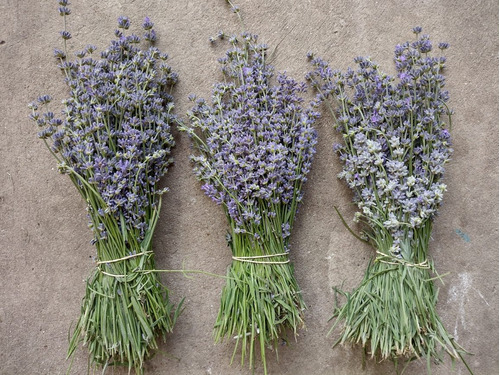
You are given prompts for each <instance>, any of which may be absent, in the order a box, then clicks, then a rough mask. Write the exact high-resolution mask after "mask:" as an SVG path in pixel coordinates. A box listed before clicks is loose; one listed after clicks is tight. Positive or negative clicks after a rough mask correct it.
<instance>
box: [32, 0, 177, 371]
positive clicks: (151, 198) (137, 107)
mask: <svg viewBox="0 0 500 375" xmlns="http://www.w3.org/2000/svg"><path fill="white" fill-rule="evenodd" d="M59 4H60V6H61V7H60V8H59V12H60V14H61V15H62V16H64V20H65V25H66V16H67V15H68V14H70V10H69V8H68V5H69V4H68V2H67V1H65V0H61V1H59ZM129 25H130V21H129V19H128V18H127V17H120V18H119V19H118V29H117V30H116V31H115V35H116V40H113V41H112V42H111V44H110V46H109V47H108V48H107V49H106V50H105V51H104V52H102V53H101V58H100V59H95V58H92V57H91V56H90V55H91V54H92V52H94V51H95V47H93V46H88V47H86V48H85V49H84V50H83V51H81V52H78V53H76V56H77V59H76V60H74V61H70V60H69V59H68V58H67V52H66V41H67V40H69V39H70V38H71V34H70V33H69V32H68V31H66V30H65V31H63V32H61V36H62V38H63V40H64V51H62V50H55V56H56V58H57V60H58V63H59V67H60V68H61V70H62V71H63V72H64V74H65V77H66V79H65V82H66V84H67V85H68V88H69V97H68V98H67V99H66V100H64V101H63V104H64V110H63V116H62V118H58V117H57V116H56V115H54V113H52V112H45V113H40V112H38V110H39V109H42V108H41V107H43V106H45V105H47V104H48V103H49V102H50V100H51V98H50V97H49V96H47V95H44V96H41V97H39V98H38V100H37V102H34V103H31V105H30V107H31V108H32V115H31V118H32V119H33V120H34V121H35V122H36V123H37V124H38V126H39V127H40V128H41V129H42V130H41V131H40V133H39V134H38V135H39V137H40V138H41V139H42V140H43V141H44V143H45V144H46V145H47V147H48V148H49V150H50V152H51V153H52V155H53V156H54V157H55V158H56V160H57V162H58V167H59V171H60V172H61V173H63V174H67V175H68V176H69V178H70V179H71V181H72V182H73V183H74V185H75V186H76V188H77V190H78V191H79V193H80V194H81V196H82V198H83V199H84V200H85V202H86V203H87V211H88V217H89V220H90V225H89V226H90V227H91V228H92V230H93V233H94V235H95V238H94V240H93V241H92V242H93V243H94V244H95V246H96V249H97V267H96V269H95V270H94V271H93V273H92V275H91V276H90V277H89V279H88V280H87V284H86V295H85V297H84V299H83V303H82V308H81V316H80V318H79V320H78V323H77V325H76V328H75V330H74V333H73V335H72V338H71V340H70V347H69V350H68V357H70V356H71V355H72V354H73V353H74V351H75V349H76V348H77V347H78V345H79V343H80V342H81V343H83V346H87V347H88V350H89V356H90V357H89V362H90V363H91V365H92V366H96V365H102V366H103V368H104V371H105V369H106V368H107V367H108V366H110V365H116V364H120V365H125V366H128V368H129V372H130V371H131V370H132V369H134V370H135V372H136V373H137V374H142V372H143V370H142V366H143V362H144V360H145V358H146V357H148V356H149V355H150V354H152V352H153V351H154V350H155V349H156V348H157V342H156V338H157V337H158V336H160V335H163V336H164V335H165V334H166V333H167V332H171V331H172V328H173V325H174V323H175V320H176V318H177V315H178V313H179V307H180V305H179V307H178V308H177V310H175V311H174V306H173V304H172V303H170V302H169V295H168V290H167V288H165V287H164V286H163V285H161V283H160V279H159V277H158V274H157V273H155V272H154V270H155V266H154V260H153V252H152V249H151V248H152V246H151V239H152V236H153V232H154V229H155V226H156V223H157V221H158V216H159V213H160V206H161V194H162V193H163V192H165V191H166V189H162V190H160V189H159V187H158V184H159V180H160V178H161V176H163V175H164V174H165V173H166V172H167V168H168V166H169V165H170V164H171V162H172V159H171V158H170V150H171V148H172V147H173V145H174V140H173V137H172V135H171V131H170V126H171V125H172V124H173V123H176V122H177V120H176V118H175V116H174V115H173V114H172V111H173V108H174V104H173V98H172V96H171V95H170V94H169V92H170V89H171V87H172V86H173V85H174V84H175V83H176V81H177V75H176V73H174V72H172V70H171V68H170V67H169V66H168V65H167V63H166V59H167V55H165V54H162V53H160V51H159V50H158V49H157V48H154V47H152V46H150V47H149V48H147V49H141V48H140V46H139V43H140V42H141V39H144V40H146V41H148V42H149V44H151V43H152V42H154V40H155V38H156V36H155V32H154V30H153V28H152V27H153V24H152V22H151V21H150V20H149V19H146V20H145V22H144V24H143V29H144V31H145V34H144V38H140V37H139V36H137V35H129V36H125V35H124V30H126V29H128V27H129ZM39 107H40V108H39Z"/></svg>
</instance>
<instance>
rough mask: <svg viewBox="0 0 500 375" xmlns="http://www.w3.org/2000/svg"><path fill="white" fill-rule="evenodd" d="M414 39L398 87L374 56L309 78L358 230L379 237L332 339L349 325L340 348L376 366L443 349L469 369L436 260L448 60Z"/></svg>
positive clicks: (400, 49) (400, 55) (399, 52)
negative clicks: (443, 308) (326, 114)
mask: <svg viewBox="0 0 500 375" xmlns="http://www.w3.org/2000/svg"><path fill="white" fill-rule="evenodd" d="M413 32H414V33H415V35H416V36H417V40H416V41H413V42H406V43H403V44H399V45H397V46H396V48H395V51H394V63H395V65H396V71H397V79H396V78H393V77H390V76H389V75H387V74H385V73H383V72H382V71H381V69H380V68H379V66H378V65H377V64H376V63H375V62H373V61H372V60H371V59H369V58H364V57H357V58H356V59H355V60H354V61H355V62H356V63H357V64H358V69H357V70H353V69H351V68H349V69H348V70H347V71H346V72H345V73H342V72H340V71H338V70H332V69H331V68H330V67H329V66H328V64H327V63H326V62H325V61H323V60H322V59H320V58H316V59H313V60H312V64H313V66H314V70H313V71H312V72H310V73H309V74H308V75H307V77H306V78H307V79H308V80H309V81H310V83H311V85H312V86H313V87H315V88H316V89H317V90H318V91H319V94H318V100H320V101H325V102H326V103H327V104H328V105H330V109H331V111H332V114H333V116H334V118H335V128H336V129H337V130H338V131H339V132H340V133H341V135H342V139H343V142H342V144H338V145H335V147H334V150H335V151H336V152H337V153H338V154H339V158H340V161H341V163H342V165H343V170H342V172H341V173H340V174H339V178H341V179H343V180H345V181H346V183H347V185H348V186H349V187H350V188H351V190H352V191H353V193H354V202H355V203H356V204H357V206H358V208H359V211H358V212H357V213H356V215H355V221H356V222H362V223H364V224H366V225H367V226H368V228H369V229H368V230H366V231H365V232H364V235H363V238H368V239H369V241H368V242H370V243H371V244H372V245H373V246H374V247H375V248H376V250H377V256H376V258H375V260H374V262H373V263H371V264H370V265H369V267H368V270H367V271H366V274H365V278H364V280H363V281H362V283H361V284H360V286H359V287H358V288H357V289H355V290H354V291H353V292H352V293H346V292H343V291H339V292H340V293H341V294H343V295H344V296H345V297H346V299H347V302H346V303H345V304H344V305H343V306H342V307H340V308H337V309H336V310H335V312H334V317H336V320H335V323H334V325H333V327H332V330H333V329H334V328H335V327H336V326H337V325H338V324H339V322H340V321H341V320H342V319H345V325H344V327H343V331H342V333H341V337H340V339H339V340H338V341H337V344H338V343H342V344H346V343H353V344H354V343H361V344H362V346H363V347H365V348H366V350H367V351H368V352H370V353H371V355H372V357H373V356H380V357H381V358H382V359H388V358H390V359H392V360H394V361H395V362H396V363H397V361H398V358H401V357H403V358H407V359H408V360H412V359H415V358H420V357H426V358H428V359H430V358H431V357H433V358H435V359H436V360H437V361H441V360H442V355H441V352H442V351H441V349H443V350H444V351H446V352H447V353H448V354H449V355H450V356H451V357H452V358H453V359H462V360H463V357H462V356H461V354H462V353H464V351H463V350H462V348H461V347H460V346H459V345H458V344H457V343H456V342H455V341H454V340H453V337H451V336H450V335H449V334H448V333H447V332H446V329H445V328H444V326H443V324H442V322H441V320H440V318H439V316H438V315H437V312H436V311H435V308H436V306H435V305H436V300H437V292H436V290H435V288H434V285H433V283H432V277H431V275H430V272H435V270H434V266H433V264H432V262H431V260H430V259H428V256H427V253H428V246H429V240H430V236H431V229H432V222H433V219H434V218H435V216H436V215H437V210H438V208H439V206H440V205H441V203H442V200H443V193H444V191H446V185H445V184H444V182H443V176H444V171H445V165H446V163H448V161H449V160H450V156H451V153H452V149H451V140H450V133H449V131H448V130H447V126H448V125H447V124H446V123H445V121H444V119H445V118H447V117H448V118H449V119H450V126H451V111H450V110H449V109H448V107H447V105H446V102H447V101H448V92H447V91H445V90H444V84H445V78H444V76H443V75H442V71H443V69H444V67H445V62H446V59H445V57H443V56H431V55H430V52H432V43H431V41H430V38H429V36H428V35H421V32H422V28H421V27H415V28H414V29H413ZM439 47H440V49H442V50H443V49H446V48H447V47H448V44H447V43H441V44H440V45H439ZM349 230H350V229H349ZM351 232H352V231H351ZM352 233H353V232H352ZM359 238H360V239H363V238H362V237H359ZM464 363H465V362H464ZM465 365H466V367H467V369H468V370H469V371H470V369H469V367H468V366H467V364H466V363H465ZM429 371H430V370H429Z"/></svg>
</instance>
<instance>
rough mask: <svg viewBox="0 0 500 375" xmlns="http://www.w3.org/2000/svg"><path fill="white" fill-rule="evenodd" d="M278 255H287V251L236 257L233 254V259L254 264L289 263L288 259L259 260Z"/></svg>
mask: <svg viewBox="0 0 500 375" xmlns="http://www.w3.org/2000/svg"><path fill="white" fill-rule="evenodd" d="M280 256H288V253H280V254H268V255H255V256H247V257H236V256H234V255H233V257H232V258H233V260H236V261H238V262H244V263H254V264H287V263H290V259H287V260H259V259H265V258H274V257H280Z"/></svg>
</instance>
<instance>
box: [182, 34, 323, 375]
mask: <svg viewBox="0 0 500 375" xmlns="http://www.w3.org/2000/svg"><path fill="white" fill-rule="evenodd" d="M229 41H230V43H231V44H232V48H231V49H229V50H228V51H227V53H226V56H225V57H223V58H221V59H220V60H219V61H220V63H221V64H222V71H223V73H224V77H225V81H224V82H220V83H216V84H215V85H214V88H213V94H212V100H211V102H207V101H205V100H203V99H196V97H195V96H191V99H192V100H193V101H195V102H196V104H195V106H194V108H193V109H192V111H190V112H189V113H188V116H189V118H190V120H191V125H192V126H191V127H188V126H184V127H182V130H184V131H186V132H187V133H188V134H189V136H190V138H191V140H192V142H193V145H194V147H195V149H196V150H197V153H196V154H195V155H192V156H191V159H192V161H193V162H194V165H195V167H194V171H195V174H196V176H197V177H198V179H199V180H200V181H202V182H203V183H204V184H203V186H202V190H203V191H204V192H205V193H206V194H207V195H208V196H209V197H210V198H211V199H212V200H213V201H214V202H216V203H217V204H218V205H221V206H222V207H223V208H224V212H225V213H226V216H227V219H228V222H229V225H230V228H231V229H230V232H229V234H228V244H229V246H230V248H231V251H232V254H233V262H232V264H231V266H230V267H229V269H228V272H227V276H228V279H227V284H226V286H225V287H224V289H223V291H222V298H221V305H220V310H219V314H218V317H217V321H216V323H215V339H216V341H222V340H223V339H224V337H230V338H232V337H234V339H235V340H236V345H235V349H234V353H233V359H234V356H235V354H236V352H237V350H238V348H239V347H240V348H241V363H242V365H243V364H244V361H245V357H246V356H248V357H249V362H250V367H251V368H254V365H255V363H254V358H255V356H256V355H255V344H256V342H258V346H259V347H260V352H261V359H262V363H263V366H264V372H265V373H267V368H266V356H265V351H266V347H268V346H274V348H276V347H277V344H278V339H279V338H280V337H282V336H283V335H285V331H286V329H290V330H291V331H292V332H293V333H294V335H296V332H297V329H298V328H300V327H301V326H302V325H303V310H304V309H305V304H304V302H303V299H302V296H301V291H300V289H299V287H298V285H297V281H296V279H295V277H294V275H293V266H292V264H291V263H290V261H289V259H288V253H289V250H290V249H289V242H290V232H291V230H292V228H293V223H294V220H295V214H296V211H297V206H298V204H299V203H300V202H301V200H302V197H303V192H302V186H303V184H304V182H305V181H306V176H307V174H308V173H309V170H310V167H311V162H312V159H313V155H314V153H315V144H316V132H315V130H314V129H313V127H312V124H313V123H314V121H315V120H316V118H317V117H318V113H317V112H316V111H315V110H314V108H313V107H312V106H309V107H307V108H305V106H304V101H303V99H302V98H301V95H302V94H303V93H304V91H305V90H306V85H305V84H304V83H298V82H296V81H295V80H293V79H291V78H289V77H287V76H286V75H285V74H279V75H278V76H277V80H276V81H277V82H276V84H274V85H273V83H272V78H273V67H272V66H271V65H269V64H267V62H266V54H267V50H268V47H267V46H266V45H264V44H258V42H257V36H256V35H252V34H249V33H243V34H242V35H241V38H239V39H238V38H236V37H231V38H230V39H229Z"/></svg>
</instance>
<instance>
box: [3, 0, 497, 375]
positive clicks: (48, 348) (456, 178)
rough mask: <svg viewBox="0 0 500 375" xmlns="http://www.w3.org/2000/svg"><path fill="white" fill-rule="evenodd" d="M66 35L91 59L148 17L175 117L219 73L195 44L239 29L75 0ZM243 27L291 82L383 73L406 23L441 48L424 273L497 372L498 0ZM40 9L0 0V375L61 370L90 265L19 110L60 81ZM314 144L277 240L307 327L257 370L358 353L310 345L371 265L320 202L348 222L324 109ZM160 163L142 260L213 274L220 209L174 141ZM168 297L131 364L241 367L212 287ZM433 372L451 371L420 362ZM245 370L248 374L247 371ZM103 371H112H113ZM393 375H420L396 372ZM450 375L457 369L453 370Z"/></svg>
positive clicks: (349, 6) (255, 5)
mask: <svg viewBox="0 0 500 375" xmlns="http://www.w3.org/2000/svg"><path fill="white" fill-rule="evenodd" d="M73 2H74V5H73V6H72V11H73V14H72V15H71V16H70V18H69V30H70V31H71V32H73V40H72V43H71V44H70V45H71V46H72V47H73V48H74V50H76V49H79V48H81V47H82V46H84V45H85V44H87V43H94V44H96V45H98V46H99V47H100V49H102V48H103V47H105V46H106V44H107V43H108V41H109V40H110V39H111V38H112V33H113V30H114V28H115V21H116V19H117V17H118V16H120V15H128V16H129V17H131V19H132V21H133V22H134V21H135V25H136V26H137V25H139V24H140V22H142V19H143V18H144V17H145V16H151V17H152V19H153V21H154V22H155V23H156V27H155V28H156V31H157V33H158V35H159V38H160V39H159V42H158V44H157V45H158V47H159V48H160V49H162V50H164V51H166V52H168V53H169V54H170V56H171V57H172V58H171V60H170V63H171V65H172V66H173V67H174V69H175V70H176V71H177V72H179V74H180V82H179V84H178V86H177V89H176V92H175V95H176V98H177V102H176V103H177V113H178V114H179V115H182V116H184V114H185V112H186V110H187V109H189V106H190V104H189V102H188V100H187V96H188V94H189V93H191V92H195V93H197V94H199V95H201V96H205V97H207V96H208V95H209V93H210V90H211V84H212V82H214V81H215V80H217V79H219V78H220V77H221V74H220V72H219V70H218V69H219V68H218V63H217V58H218V57H219V56H222V54H223V53H224V51H225V49H226V47H227V45H224V44H218V45H216V46H215V47H212V46H210V45H209V43H208V38H209V37H210V36H214V35H215V34H216V33H217V31H218V30H220V29H222V30H225V31H226V32H229V33H231V32H238V31H240V26H239V24H238V21H237V19H236V17H235V16H234V15H233V14H232V13H231V12H230V11H229V9H228V7H227V5H226V3H225V1H223V0H212V1H209V0H198V1H195V0H185V1H173V0H169V1H165V0H163V1H161V0H154V1H153V0H144V1H134V0H121V1H120V0H107V1H98V0H86V1H77V0H74V1H73ZM239 4H240V6H241V8H242V11H243V16H244V19H245V22H246V26H247V29H249V30H251V31H252V32H255V33H257V34H259V35H260V36H261V40H263V41H265V42H267V43H268V44H269V45H270V46H276V45H277V44H278V43H279V48H278V54H277V58H276V61H275V66H276V68H277V70H280V71H281V70H287V72H288V73H289V74H290V75H292V76H293V77H296V78H297V79H301V78H302V77H303V75H304V73H305V72H306V71H307V69H308V66H307V62H306V59H305V53H306V52H307V51H314V52H316V53H317V54H318V55H320V56H323V57H324V58H325V59H326V60H327V61H330V62H331V64H332V65H334V66H336V67H338V68H341V69H345V68H346V67H347V66H349V65H351V66H352V65H353V64H352V59H353V58H354V57H355V56H357V55H371V56H372V57H373V59H375V60H376V61H378V62H379V63H380V64H381V65H382V67H384V68H385V69H386V70H387V71H389V72H392V71H393V68H392V51H393V48H394V46H395V45H396V44H397V43H399V42H403V41H405V40H407V39H411V38H412V37H413V34H412V33H411V28H412V27H413V26H416V25H421V26H422V27H423V28H424V32H426V33H429V34H431V36H432V39H433V40H434V41H436V42H437V41H448V42H450V44H451V46H452V48H451V49H450V50H449V51H448V53H447V56H448V59H449V60H448V61H449V62H448V70H447V72H446V75H447V79H448V81H447V82H448V83H447V84H448V89H449V90H450V92H451V101H450V104H451V106H452V107H453V108H454V109H455V111H456V115H455V116H454V123H453V132H452V135H453V139H454V148H455V153H454V156H453V160H452V162H451V163H450V164H449V167H448V170H447V176H446V182H447V184H448V193H447V194H446V197H445V201H444V205H443V207H442V209H441V215H440V216H439V217H438V219H437V221H436V224H435V230H434V235H433V238H434V240H433V241H432V243H431V255H432V257H433V258H434V259H435V262H436V265H437V268H438V270H439V271H440V272H441V273H446V272H449V273H450V274H449V275H448V276H447V277H446V278H445V282H446V284H445V285H444V286H441V290H440V299H439V303H438V310H439V312H440V314H441V316H442V318H443V320H444V322H445V325H446V327H448V329H449V331H450V332H452V333H454V335H455V337H456V338H457V339H458V341H459V342H460V343H461V344H463V346H465V347H466V348H467V349H468V350H470V351H471V352H473V353H475V356H473V357H467V360H468V361H469V363H470V365H471V367H472V368H473V369H474V370H475V372H476V374H485V375H491V374H495V373H498V350H499V348H498V168H497V166H498V117H497V116H498V3H497V1H494V0H483V1H473V0H466V1H458V0H457V1H454V0H440V1H432V0H401V1H395V0H392V1H381V0H379V1H378V2H377V1H360V0H359V1H350V0H336V1H330V0H318V1H311V0H309V1H306V0H284V1H274V2H271V1H266V0H253V1H252V0H241V1H240V3H239ZM56 7H57V5H56V1H45V0H44V1H35V0H29V1H23V2H20V1H18V0H1V1H0V15H1V16H0V40H1V41H5V43H3V44H1V45H0V123H1V126H0V134H1V136H0V151H1V157H0V165H1V167H0V173H1V175H0V259H1V260H0V264H1V271H0V285H1V287H0V374H2V375H15V374H23V375H24V374H36V375H38V374H40V375H41V374H51V375H52V374H63V373H65V371H66V369H67V367H68V364H69V363H68V362H67V361H65V354H66V349H67V336H68V329H69V327H70V325H71V324H72V323H73V324H74V323H75V321H76V319H77V317H78V314H79V308H80V300H81V298H82V297H83V293H84V282H83V281H84V279H85V278H86V277H87V276H88V275H89V273H90V271H91V269H92V268H93V267H94V264H93V263H92V259H91V258H92V256H93V255H94V249H93V248H92V246H90V244H89V240H90V238H91V234H90V231H89V230H88V228H87V219H86V215H85V206H84V204H83V202H82V201H81V200H80V198H79V196H78V195H77V192H76V191H75V189H74V188H73V186H71V184H70V181H69V179H67V178H66V177H64V176H61V175H59V174H58V173H57V171H56V169H55V162H54V160H53V159H52V158H51V156H50V154H49V153H48V152H47V150H46V149H45V148H44V146H43V144H42V142H40V141H39V140H38V139H37V138H36V131H37V130H36V129H35V127H34V125H33V124H32V123H31V122H30V121H28V120H27V115H28V113H29V112H28V109H27V107H26V105H27V103H28V102H29V101H31V100H32V99H34V98H36V97H37V96H38V95H39V94H42V93H49V94H52V95H53V96H55V98H56V99H57V101H60V100H61V99H63V98H64V95H65V92H66V91H65V86H64V84H63V81H62V76H61V74H60V72H59V71H58V69H57V68H56V67H55V64H54V61H53V58H52V49H53V47H55V46H59V38H58V31H59V30H60V29H61V27H62V26H61V24H62V18H61V17H59V16H58V14H57V11H56ZM317 129H318V132H319V137H320V138H319V144H318V152H317V157H316V160H315V163H314V165H313V170H312V172H311V175H310V179H309V182H308V184H307V186H306V196H305V199H304V202H305V203H304V205H303V206H302V208H301V211H300V214H299V217H298V221H297V225H296V227H295V228H294V231H293V242H292V260H293V261H294V262H295V265H296V276H297V279H298V281H299V284H300V285H301V287H302V289H303V293H304V298H305V300H306V303H307V305H308V306H309V309H308V311H307V313H306V321H307V330H305V331H302V332H300V337H298V341H297V343H296V344H293V345H292V346H289V347H283V348H282V350H281V351H280V361H279V364H278V363H276V361H274V360H273V357H272V355H269V358H270V361H269V362H270V366H269V369H270V372H271V373H272V374H339V375H342V374H345V375H353V374H360V373H361V352H360V350H359V349H349V348H336V349H334V350H332V349H331V344H332V342H333V340H334V338H333V337H326V332H327V330H328V328H329V323H328V319H329V317H330V314H331V311H332V303H333V297H334V295H333V292H332V289H331V288H332V286H334V285H340V284H341V283H342V282H344V285H345V286H346V287H347V288H352V287H355V286H356V285H357V284H358V282H359V281H360V279H361V277H362V274H363V272H364V269H365V267H366V265H367V262H368V260H369V258H370V256H371V255H372V252H371V251H370V249H369V248H367V247H364V246H362V245H360V243H358V242H357V240H355V239H354V238H353V237H352V236H350V235H349V233H348V232H347V231H346V230H345V228H344V227H343V226H342V224H341V222H340V220H339V218H338V217H337V216H336V214H335V212H334V210H333V206H334V205H337V206H338V207H339V208H340V209H341V211H342V212H344V214H345V217H347V218H350V217H352V214H353V211H352V207H351V205H350V199H351V194H350V192H349V191H348V190H347V188H346V187H345V186H344V185H343V182H341V181H338V180H337V179H336V174H337V173H338V172H339V170H340V164H339V162H338V160H337V159H336V156H335V155H334V154H333V153H332V151H331V145H332V143H333V142H334V139H335V137H336V134H335V133H334V131H333V130H332V126H331V118H330V117H329V116H327V114H326V113H325V116H324V118H323V119H322V120H321V121H319V122H318V123H317ZM176 140H177V147H176V148H175V150H174V156H175V158H176V162H175V165H174V166H173V167H172V168H171V170H170V171H169V173H168V175H167V176H166V178H165V179H164V183H165V185H168V186H169V187H170V188H171V192H170V193H169V194H168V195H167V196H166V199H165V201H164V206H163V210H162V217H161V224H160V225H159V227H158V228H157V231H156V236H155V239H154V247H155V249H156V253H157V256H156V259H157V266H158V268H163V269H179V268H181V267H183V266H184V267H186V268H190V269H193V268H196V269H203V270H206V271H210V272H215V273H219V274H223V273H225V269H226V267H227V265H228V264H229V263H230V252H229V249H228V248H227V246H226V243H225V240H224V236H225V232H226V223H225V217H224V215H223V213H222V211H221V209H220V207H217V206H215V205H214V204H212V202H211V201H210V200H209V199H208V198H206V197H205V196H204V195H203V194H202V192H201V191H200V186H199V184H198V182H197V181H196V180H195V178H194V176H193V175H192V173H191V166H190V164H189V161H188V154H189V144H188V140H187V139H186V137H185V136H184V135H179V134H178V133H176ZM163 280H164V281H165V283H166V284H167V285H168V286H169V287H170V288H171V295H172V298H173V299H174V301H179V300H180V299H181V298H182V297H183V296H185V297H186V309H185V311H184V313H183V315H182V316H181V318H180V319H179V321H178V324H177V326H176V330H175V333H173V334H172V335H170V336H169V338H168V340H167V342H166V343H165V344H162V345H161V350H160V352H159V353H158V355H157V356H156V357H155V358H153V359H152V360H151V361H149V362H148V364H147V366H146V369H147V374H165V373H171V374H247V373H249V371H248V370H247V369H246V368H243V369H241V368H240V367H239V365H238V364H237V363H235V364H234V365H232V366H231V365H229V357H230V355H231V350H232V345H231V344H232V343H224V344H218V345H215V344H214V343H213V341H212V324H213V322H214V320H215V317H216V314H217V309H218V303H219V295H220V291H221V288H222V286H223V283H224V281H223V280H222V279H216V278H211V277H208V276H203V275H197V276H195V277H194V278H193V279H186V278H184V277H182V276H180V275H174V274H170V275H168V276H165V277H164V279H163ZM73 369H74V371H73V373H74V374H84V373H86V352H85V351H84V350H79V351H78V352H77V354H76V357H75V361H74V365H73ZM434 370H435V372H434V374H438V375H444V374H446V375H448V374H450V373H452V372H451V364H450V363H449V362H446V363H445V364H443V365H440V366H435V367H434ZM260 372H261V369H260V368H259V369H257V373H260ZM115 373H116V374H122V373H123V374H124V373H125V372H122V371H116V372H115ZM388 373H392V367H391V366H390V365H389V364H374V363H373V362H369V363H368V366H367V369H366V372H365V374H367V375H368V374H376V375H381V374H388ZM406 373H407V374H423V373H425V364H424V363H413V364H412V365H411V366H410V367H409V368H408V370H407V372H406ZM456 373H457V374H465V373H466V371H465V368H464V367H463V366H462V365H460V364H459V365H458V366H457V369H456Z"/></svg>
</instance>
